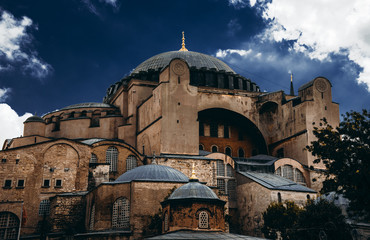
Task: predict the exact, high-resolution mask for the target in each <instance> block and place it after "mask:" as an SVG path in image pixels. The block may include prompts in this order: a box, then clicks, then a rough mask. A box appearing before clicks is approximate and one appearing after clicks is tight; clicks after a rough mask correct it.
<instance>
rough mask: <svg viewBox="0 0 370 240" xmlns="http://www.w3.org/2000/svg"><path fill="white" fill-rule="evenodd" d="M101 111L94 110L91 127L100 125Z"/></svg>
mask: <svg viewBox="0 0 370 240" xmlns="http://www.w3.org/2000/svg"><path fill="white" fill-rule="evenodd" d="M99 119H100V112H99V111H94V112H93V114H92V117H91V122H90V127H99V126H100V122H99Z"/></svg>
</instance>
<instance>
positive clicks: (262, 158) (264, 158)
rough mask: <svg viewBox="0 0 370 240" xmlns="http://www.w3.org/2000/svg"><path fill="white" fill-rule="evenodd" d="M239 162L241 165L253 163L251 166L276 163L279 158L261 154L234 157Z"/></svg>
mask: <svg viewBox="0 0 370 240" xmlns="http://www.w3.org/2000/svg"><path fill="white" fill-rule="evenodd" d="M233 159H234V160H235V162H236V163H237V164H240V165H251V166H270V165H272V164H274V162H275V161H276V160H278V159H279V158H277V157H273V156H269V155H264V154H259V155H256V156H253V157H250V158H233Z"/></svg>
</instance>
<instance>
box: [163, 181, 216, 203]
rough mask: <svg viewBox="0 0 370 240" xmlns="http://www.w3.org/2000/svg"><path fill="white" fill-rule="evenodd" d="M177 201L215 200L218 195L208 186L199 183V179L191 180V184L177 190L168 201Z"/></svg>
mask: <svg viewBox="0 0 370 240" xmlns="http://www.w3.org/2000/svg"><path fill="white" fill-rule="evenodd" d="M177 199H214V200H219V198H218V197H217V195H216V194H215V193H214V192H213V191H212V190H211V189H210V188H209V187H207V186H206V185H204V184H201V183H199V181H198V179H190V181H189V183H187V184H185V185H183V186H181V187H179V188H178V189H176V190H175V191H174V192H173V193H172V194H171V196H170V197H169V198H168V200H177Z"/></svg>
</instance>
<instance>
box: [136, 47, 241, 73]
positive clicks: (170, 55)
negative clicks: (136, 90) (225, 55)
mask: <svg viewBox="0 0 370 240" xmlns="http://www.w3.org/2000/svg"><path fill="white" fill-rule="evenodd" d="M175 58H181V59H183V60H185V61H186V62H187V64H188V65H189V67H195V68H196V69H201V68H206V69H215V70H216V71H225V72H231V73H234V74H235V72H234V70H232V69H231V68H230V67H229V66H228V65H227V64H226V63H224V62H222V61H221V60H220V59H217V58H215V57H212V56H209V55H206V54H203V53H198V52H192V51H187V52H185V51H171V52H164V53H161V54H158V55H155V56H153V57H151V58H149V59H148V60H146V61H144V62H143V63H141V64H140V65H139V66H138V67H137V68H135V70H134V71H133V72H132V73H131V74H135V73H139V72H141V71H145V72H146V71H148V70H149V69H151V70H162V69H163V68H165V67H166V66H168V65H169V63H170V62H171V60H172V59H175Z"/></svg>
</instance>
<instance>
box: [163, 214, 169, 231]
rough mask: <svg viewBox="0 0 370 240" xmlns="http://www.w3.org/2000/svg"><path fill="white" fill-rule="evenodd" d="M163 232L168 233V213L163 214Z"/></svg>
mask: <svg viewBox="0 0 370 240" xmlns="http://www.w3.org/2000/svg"><path fill="white" fill-rule="evenodd" d="M164 231H165V232H167V231H168V213H167V212H166V213H165V214H164Z"/></svg>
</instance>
